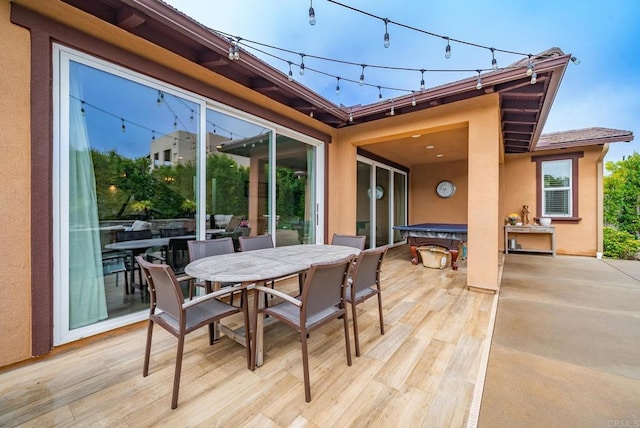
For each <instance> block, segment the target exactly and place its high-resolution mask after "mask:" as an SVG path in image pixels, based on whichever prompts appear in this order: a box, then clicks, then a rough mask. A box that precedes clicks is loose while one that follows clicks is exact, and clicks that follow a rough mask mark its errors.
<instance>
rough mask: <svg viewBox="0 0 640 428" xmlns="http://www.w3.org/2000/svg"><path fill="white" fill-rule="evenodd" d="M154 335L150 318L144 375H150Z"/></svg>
mask: <svg viewBox="0 0 640 428" xmlns="http://www.w3.org/2000/svg"><path fill="white" fill-rule="evenodd" d="M152 335H153V321H151V320H149V325H148V326H147V346H146V347H145V350H144V367H143V368H142V377H147V375H149V358H150V356H151V336H152Z"/></svg>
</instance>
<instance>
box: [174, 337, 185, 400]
mask: <svg viewBox="0 0 640 428" xmlns="http://www.w3.org/2000/svg"><path fill="white" fill-rule="evenodd" d="M183 352H184V333H181V334H180V337H179V338H178V351H177V353H176V371H175V374H174V375H173V395H172V397H171V410H173V409H175V408H176V407H178V392H179V390H180V372H181V370H182V354H183Z"/></svg>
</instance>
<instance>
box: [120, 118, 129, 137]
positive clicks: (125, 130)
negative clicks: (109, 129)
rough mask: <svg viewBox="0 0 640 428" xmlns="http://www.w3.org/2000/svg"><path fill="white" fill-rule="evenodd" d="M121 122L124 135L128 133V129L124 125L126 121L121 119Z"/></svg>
mask: <svg viewBox="0 0 640 428" xmlns="http://www.w3.org/2000/svg"><path fill="white" fill-rule="evenodd" d="M120 120H121V121H122V126H121V127H120V129H122V133H123V134H124V133H125V132H127V127H126V126H125V124H124V119H122V118H120Z"/></svg>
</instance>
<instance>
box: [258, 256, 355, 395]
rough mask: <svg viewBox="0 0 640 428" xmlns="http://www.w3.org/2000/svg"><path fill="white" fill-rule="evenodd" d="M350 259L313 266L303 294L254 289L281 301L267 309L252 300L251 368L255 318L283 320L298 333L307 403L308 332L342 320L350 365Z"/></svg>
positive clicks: (260, 287)
mask: <svg viewBox="0 0 640 428" xmlns="http://www.w3.org/2000/svg"><path fill="white" fill-rule="evenodd" d="M352 260H353V256H349V257H345V258H343V259H341V260H338V261H336V262H332V263H316V264H312V265H311V266H310V268H309V272H308V274H307V276H306V278H305V281H304V285H303V287H302V295H301V296H298V297H292V296H290V295H288V294H285V293H282V292H280V291H278V290H272V289H270V288H268V287H264V286H261V285H258V286H256V290H258V291H259V294H260V293H263V294H271V295H274V296H277V297H279V298H281V299H283V300H284V301H283V302H282V303H278V304H276V305H273V306H271V307H268V308H266V307H265V308H259V307H258V302H259V301H260V299H259V298H256V299H255V300H254V309H255V312H256V316H255V318H254V320H253V322H254V324H253V329H252V341H251V343H252V347H253V348H252V353H251V355H252V356H254V360H252V361H251V364H252V369H253V368H255V355H256V338H257V333H256V330H257V323H258V316H261V314H268V315H270V316H272V317H273V318H275V319H278V320H280V321H283V322H284V323H285V324H287V325H289V326H291V327H293V328H294V329H296V330H297V331H298V332H299V333H300V342H301V344H302V368H303V372H304V394H305V400H306V402H307V403H309V402H310V401H311V386H310V381H309V355H308V348H307V333H308V332H310V331H312V330H314V329H316V328H318V327H321V326H323V325H325V324H327V323H328V322H329V321H331V320H334V319H338V318H340V317H342V319H343V324H344V340H345V348H346V352H347V365H349V366H350V365H351V347H350V344H349V321H348V320H347V311H346V310H345V303H344V300H345V289H346V282H347V274H348V272H349V268H350V267H351V262H352Z"/></svg>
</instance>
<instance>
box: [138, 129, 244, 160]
mask: <svg viewBox="0 0 640 428" xmlns="http://www.w3.org/2000/svg"><path fill="white" fill-rule="evenodd" d="M196 141H197V135H195V134H192V133H191V132H188V131H182V130H179V131H173V132H172V133H170V134H166V135H163V136H161V137H157V138H156V139H155V140H153V141H152V142H151V148H150V150H149V152H150V156H151V161H152V162H151V168H152V169H154V168H158V167H160V166H175V165H179V164H185V163H188V162H195V160H196ZM229 141H230V140H229V139H228V138H225V137H223V136H222V135H219V134H215V133H212V132H209V133H207V149H206V150H207V155H210V154H216V153H221V151H219V150H218V149H220V148H222V145H223V144H225V143H228V142H229ZM227 156H229V157H231V158H233V159H234V160H235V161H236V162H237V163H238V164H240V165H243V166H248V161H247V160H246V158H244V157H238V156H234V155H232V154H227Z"/></svg>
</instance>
